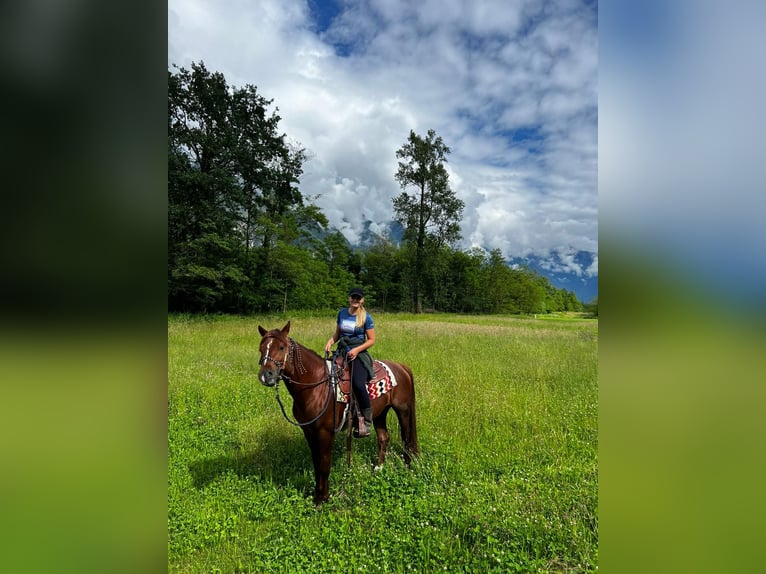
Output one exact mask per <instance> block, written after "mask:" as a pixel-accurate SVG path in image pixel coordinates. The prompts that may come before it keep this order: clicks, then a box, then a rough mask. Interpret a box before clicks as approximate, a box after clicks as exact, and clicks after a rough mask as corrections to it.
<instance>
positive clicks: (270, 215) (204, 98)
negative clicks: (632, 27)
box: [168, 63, 327, 312]
mask: <svg viewBox="0 0 766 574" xmlns="http://www.w3.org/2000/svg"><path fill="white" fill-rule="evenodd" d="M271 103H272V101H271V100H267V99H266V98H264V97H263V96H261V95H259V94H258V92H257V90H256V88H255V87H254V86H250V85H247V86H245V87H244V88H233V87H230V86H229V85H228V84H227V82H226V79H225V78H224V76H223V75H222V74H220V73H218V72H214V73H213V72H210V71H208V70H207V69H206V68H205V65H204V64H203V63H199V64H195V63H193V64H192V66H191V70H186V69H183V68H181V69H179V70H178V71H177V72H175V73H174V72H172V71H171V70H168V297H169V301H168V305H169V308H170V309H183V310H189V311H196V310H201V311H205V310H207V311H239V312H241V311H248V310H251V309H252V308H255V307H258V306H262V305H265V304H268V300H269V297H267V296H266V294H265V293H264V291H265V290H267V289H269V288H270V287H269V286H270V285H272V283H273V282H270V280H266V281H264V280H263V277H272V276H273V275H274V274H273V273H271V269H270V267H272V266H274V265H277V264H278V263H276V262H273V261H272V258H271V252H272V250H273V249H274V248H275V246H276V244H277V242H278V241H285V242H286V243H288V244H290V243H296V242H299V241H301V239H302V238H304V239H305V238H306V237H307V236H309V235H310V234H311V233H316V230H317V229H323V228H324V227H326V225H327V219H326V218H325V216H324V215H322V214H321V212H319V210H318V208H316V207H315V206H313V205H306V204H304V198H303V196H302V195H301V193H300V191H299V190H298V181H299V178H300V175H301V173H302V165H303V162H304V161H305V152H304V150H303V149H301V148H300V147H298V146H296V145H294V144H290V143H289V142H287V141H286V136H285V135H284V134H281V133H280V132H279V131H278V124H279V121H280V119H281V118H280V117H279V116H278V115H277V114H276V112H271V113H270V112H269V110H268V108H269V106H270V105H271ZM284 285H285V284H283V285H280V286H279V289H281V290H282V291H280V292H281V296H282V299H284V291H283V289H284Z"/></svg>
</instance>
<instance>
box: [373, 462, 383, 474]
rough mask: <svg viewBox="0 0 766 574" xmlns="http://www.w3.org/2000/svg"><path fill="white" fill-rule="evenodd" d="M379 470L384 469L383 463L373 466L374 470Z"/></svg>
mask: <svg viewBox="0 0 766 574" xmlns="http://www.w3.org/2000/svg"><path fill="white" fill-rule="evenodd" d="M379 470H383V465H382V464H376V465H375V466H373V467H372V471H373V472H378V471H379Z"/></svg>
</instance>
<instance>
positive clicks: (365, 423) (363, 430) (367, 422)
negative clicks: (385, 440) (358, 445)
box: [356, 408, 372, 438]
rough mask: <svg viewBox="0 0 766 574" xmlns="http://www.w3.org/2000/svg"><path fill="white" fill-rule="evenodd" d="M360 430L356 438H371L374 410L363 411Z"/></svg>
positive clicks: (360, 418)
mask: <svg viewBox="0 0 766 574" xmlns="http://www.w3.org/2000/svg"><path fill="white" fill-rule="evenodd" d="M358 422H359V430H358V431H357V433H356V438H364V437H366V436H370V426H371V425H372V409H371V408H370V409H362V416H360V417H359V421H358Z"/></svg>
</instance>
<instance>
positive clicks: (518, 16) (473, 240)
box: [168, 0, 598, 274]
mask: <svg viewBox="0 0 766 574" xmlns="http://www.w3.org/2000/svg"><path fill="white" fill-rule="evenodd" d="M308 6H309V4H307V3H306V2H303V1H300V0H261V1H259V2H254V3H253V2H245V1H243V0H240V1H238V2H213V1H209V2H205V1H202V0H169V3H168V62H169V63H176V64H178V65H180V66H183V67H189V65H190V64H191V62H192V61H194V62H199V61H204V62H205V65H206V66H207V67H208V69H210V70H215V71H220V72H222V73H223V74H224V75H225V77H226V78H227V80H228V81H229V83H230V84H233V85H244V84H246V83H248V84H253V85H255V86H257V88H258V91H259V93H261V94H262V95H264V96H265V97H267V98H269V99H273V100H274V104H275V105H276V106H278V107H279V115H280V116H281V117H282V121H281V123H280V127H281V129H282V130H284V131H285V132H286V133H287V134H288V135H289V136H290V138H292V139H294V140H297V141H298V142H300V144H301V145H302V146H303V147H305V148H306V149H307V150H309V152H310V155H311V160H310V161H309V162H307V163H306V165H305V166H304V176H303V178H302V180H301V189H302V191H303V192H304V194H306V195H311V196H316V195H320V196H321V197H320V198H319V199H318V200H317V204H318V205H319V206H320V207H321V208H322V210H323V211H324V213H325V214H326V215H327V217H328V219H329V220H330V222H331V224H333V225H335V226H336V227H338V228H340V229H342V231H343V232H344V234H345V235H346V236H347V237H348V238H349V240H351V241H354V240H355V239H357V238H358V237H359V234H360V232H361V231H362V228H363V225H362V224H363V222H362V221H361V219H360V217H359V214H360V213H361V214H363V216H364V217H366V218H368V219H369V220H371V221H373V222H374V223H375V225H379V226H384V225H385V224H386V223H387V222H388V221H390V220H391V219H392V217H393V207H392V204H391V200H392V199H393V197H395V196H396V195H398V193H400V191H401V190H400V189H399V187H398V184H397V183H396V181H395V179H394V174H395V172H396V165H397V160H396V157H395V152H396V150H397V149H398V148H399V147H401V146H402V145H403V144H404V143H405V142H406V139H407V137H408V134H409V131H410V129H412V130H415V132H417V133H419V134H421V135H424V134H425V132H426V131H427V130H428V129H434V130H436V132H437V134H438V135H440V136H442V138H443V139H444V141H445V143H446V144H447V145H448V146H449V147H450V148H451V149H452V154H451V155H450V156H448V161H449V170H450V182H451V184H452V187H453V189H455V191H456V193H457V194H458V196H459V197H460V198H461V199H463V201H464V202H465V205H466V208H465V213H464V220H463V222H462V225H463V229H462V230H463V238H464V240H463V245H462V246H463V247H469V246H471V245H481V246H483V247H486V248H488V249H493V248H500V249H501V250H502V251H503V253H504V255H505V256H507V257H514V256H523V255H526V254H538V255H541V256H544V255H546V254H549V253H550V252H557V253H560V254H561V253H563V254H573V253H575V252H576V251H578V250H585V251H590V252H592V253H594V254H595V253H596V251H597V195H596V194H597V190H596V181H597V174H596V166H597V157H598V156H597V137H596V125H597V121H596V112H595V110H596V105H597V100H596V86H597V33H596V28H595V18H594V15H593V13H592V12H588V10H587V9H585V8H584V7H582V5H581V4H580V3H578V2H568V1H565V0H561V1H559V2H555V3H546V4H545V6H544V7H543V5H542V3H540V2H538V1H529V2H521V3H515V4H514V5H509V3H507V2H505V1H501V0H498V1H497V2H475V1H470V0H439V1H436V0H427V1H424V2H421V3H412V2H407V1H404V0H401V1H398V2H394V1H392V0H359V1H348V2H345V3H344V6H345V12H343V13H342V14H339V15H338V17H336V19H335V20H334V22H333V23H332V25H331V26H330V27H329V28H328V29H327V30H325V31H323V32H320V33H317V32H316V26H315V24H314V22H313V21H312V20H311V14H310V12H309V9H308ZM530 16H535V18H536V19H535V22H536V23H535V24H534V25H532V24H530V20H529V18H530ZM522 128H523V129H526V130H532V131H528V132H525V133H526V134H527V136H528V138H531V139H527V141H524V140H523V139H521V140H519V139H518V138H516V139H513V135H512V133H511V131H509V130H515V129H522ZM563 261H566V263H564V265H565V266H566V268H568V269H570V270H571V271H573V272H575V273H581V274H589V273H593V272H595V270H596V266H595V265H596V264H595V263H594V265H592V266H591V268H590V269H582V268H580V267H578V264H577V262H576V261H575V260H574V256H573V255H572V257H571V258H569V259H562V262H563Z"/></svg>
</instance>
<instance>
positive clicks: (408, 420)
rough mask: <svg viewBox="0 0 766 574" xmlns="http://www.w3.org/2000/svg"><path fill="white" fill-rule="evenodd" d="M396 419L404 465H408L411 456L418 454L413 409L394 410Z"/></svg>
mask: <svg viewBox="0 0 766 574" xmlns="http://www.w3.org/2000/svg"><path fill="white" fill-rule="evenodd" d="M394 410H395V411H396V417H397V418H398V419H399V429H400V430H401V433H402V445H403V447H404V463H405V464H407V465H409V464H410V461H411V460H412V457H413V456H417V454H418V450H419V449H418V435H417V431H416V429H415V409H414V408H409V407H402V408H398V409H397V408H396V407H394Z"/></svg>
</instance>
